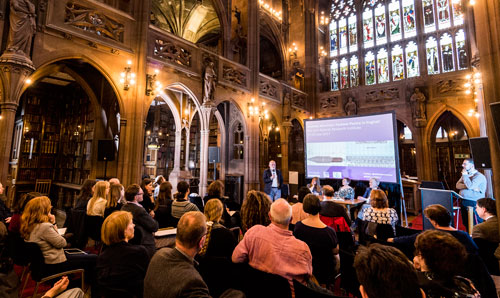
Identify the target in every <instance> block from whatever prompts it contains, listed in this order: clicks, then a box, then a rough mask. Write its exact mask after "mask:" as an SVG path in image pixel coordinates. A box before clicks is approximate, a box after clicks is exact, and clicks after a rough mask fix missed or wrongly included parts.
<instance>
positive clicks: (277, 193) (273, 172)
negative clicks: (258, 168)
mask: <svg viewBox="0 0 500 298" xmlns="http://www.w3.org/2000/svg"><path fill="white" fill-rule="evenodd" d="M263 178H264V192H265V193H266V194H268V195H269V197H270V198H271V201H273V202H274V201H275V200H277V199H279V198H281V186H282V185H283V176H282V175H281V171H280V170H278V169H276V162H275V161H274V160H271V161H269V169H266V170H265V171H264V177H263Z"/></svg>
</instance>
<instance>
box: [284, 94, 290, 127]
mask: <svg viewBox="0 0 500 298" xmlns="http://www.w3.org/2000/svg"><path fill="white" fill-rule="evenodd" d="M290 116H291V99H290V92H285V96H284V97H283V120H285V121H287V120H289V119H290Z"/></svg>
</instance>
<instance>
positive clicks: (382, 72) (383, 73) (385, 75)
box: [377, 48, 389, 83]
mask: <svg viewBox="0 0 500 298" xmlns="http://www.w3.org/2000/svg"><path fill="white" fill-rule="evenodd" d="M377 72H378V82H379V83H386V82H389V62H388V61H387V51H386V50H385V49H384V48H382V49H380V50H379V51H378V53H377Z"/></svg>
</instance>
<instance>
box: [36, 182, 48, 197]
mask: <svg viewBox="0 0 500 298" xmlns="http://www.w3.org/2000/svg"><path fill="white" fill-rule="evenodd" d="M51 185H52V180H50V179H36V184H35V192H39V193H41V194H42V195H45V196H49V194H50V186H51Z"/></svg>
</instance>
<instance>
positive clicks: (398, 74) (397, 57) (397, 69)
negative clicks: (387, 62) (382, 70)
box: [392, 45, 405, 81]
mask: <svg viewBox="0 0 500 298" xmlns="http://www.w3.org/2000/svg"><path fill="white" fill-rule="evenodd" d="M404 71H405V64H404V62H403V49H402V48H401V47H400V46H399V45H396V46H394V47H393V48H392V79H393V80H394V81H398V80H402V79H404V77H405V75H404Z"/></svg>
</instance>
